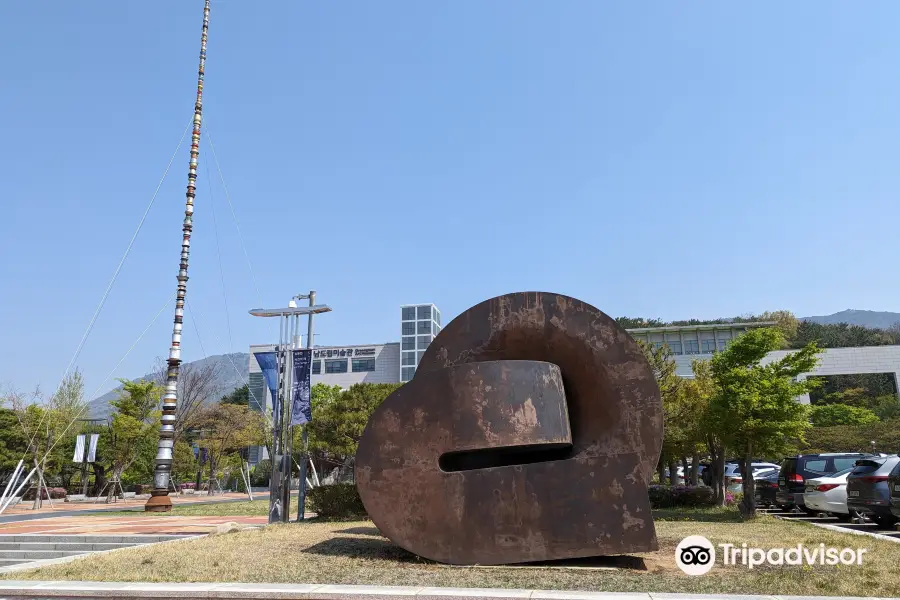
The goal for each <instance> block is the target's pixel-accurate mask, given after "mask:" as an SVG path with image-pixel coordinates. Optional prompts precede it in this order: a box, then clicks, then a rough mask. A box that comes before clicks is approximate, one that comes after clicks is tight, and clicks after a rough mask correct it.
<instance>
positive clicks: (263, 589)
mask: <svg viewBox="0 0 900 600" xmlns="http://www.w3.org/2000/svg"><path fill="white" fill-rule="evenodd" d="M0 597H2V598H34V597H40V598H62V599H64V598H110V597H115V598H153V599H154V600H160V599H162V598H173V599H174V598H179V599H184V598H242V599H247V600H256V599H260V600H262V599H266V600H270V599H276V598H303V599H308V600H373V599H374V598H378V599H379V600H390V599H394V598H396V599H398V600H400V599H402V600H410V599H413V598H415V599H416V600H419V599H421V600H486V599H490V600H523V599H527V600H693V599H704V600H706V599H710V600H712V599H714V598H721V599H725V600H729V599H730V600H800V599H801V598H802V600H849V599H848V598H847V597H845V596H754V595H740V596H737V595H719V594H659V593H639V592H635V593H627V592H626V593H621V592H578V591H547V590H512V589H498V588H493V589H477V588H440V587H423V588H420V587H400V586H398V587H389V586H370V585H291V584H266V583H112V582H96V581H87V582H82V581H0ZM869 600H871V599H869Z"/></svg>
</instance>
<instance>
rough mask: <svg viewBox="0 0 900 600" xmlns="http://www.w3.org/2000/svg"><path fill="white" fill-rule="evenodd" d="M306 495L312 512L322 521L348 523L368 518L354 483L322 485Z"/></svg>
mask: <svg viewBox="0 0 900 600" xmlns="http://www.w3.org/2000/svg"><path fill="white" fill-rule="evenodd" d="M306 494H307V495H306V499H307V501H308V503H309V508H310V510H312V511H315V513H316V514H317V515H318V516H319V517H321V518H322V519H325V520H328V521H346V520H355V519H360V518H366V516H367V515H366V508H365V507H364V506H363V503H362V500H361V499H360V497H359V492H357V491H356V485H354V484H352V483H335V484H332V485H321V486H319V487H315V488H312V489H310V490H309V491H307V493H306Z"/></svg>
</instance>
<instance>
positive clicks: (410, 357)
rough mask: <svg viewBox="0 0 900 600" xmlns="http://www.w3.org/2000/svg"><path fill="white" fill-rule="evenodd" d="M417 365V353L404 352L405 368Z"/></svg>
mask: <svg viewBox="0 0 900 600" xmlns="http://www.w3.org/2000/svg"><path fill="white" fill-rule="evenodd" d="M415 364H416V353H415V352H404V353H403V366H404V367H407V366H415Z"/></svg>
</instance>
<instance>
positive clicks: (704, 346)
mask: <svg viewBox="0 0 900 600" xmlns="http://www.w3.org/2000/svg"><path fill="white" fill-rule="evenodd" d="M700 349H701V350H702V351H703V354H712V353H713V352H715V351H716V340H703V341H702V342H701V344H700Z"/></svg>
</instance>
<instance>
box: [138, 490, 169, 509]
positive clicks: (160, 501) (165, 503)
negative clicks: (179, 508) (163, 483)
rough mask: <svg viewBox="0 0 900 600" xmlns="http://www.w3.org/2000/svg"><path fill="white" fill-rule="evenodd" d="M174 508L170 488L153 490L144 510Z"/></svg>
mask: <svg viewBox="0 0 900 600" xmlns="http://www.w3.org/2000/svg"><path fill="white" fill-rule="evenodd" d="M170 510H172V499H171V498H169V490H159V491H157V490H153V491H152V492H150V498H148V499H147V503H146V504H145V505H144V512H169V511H170Z"/></svg>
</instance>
